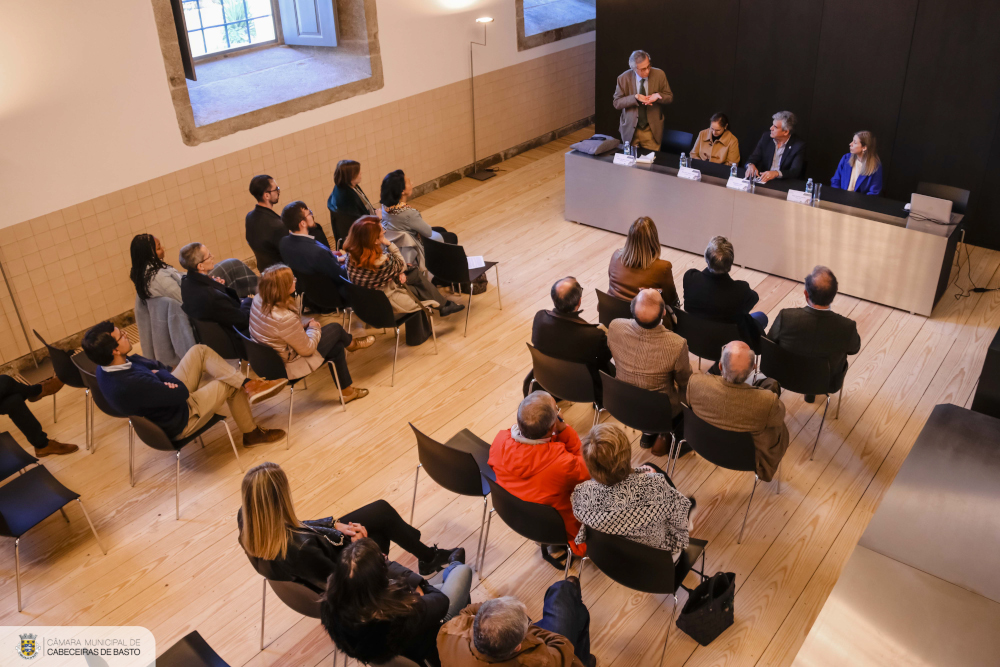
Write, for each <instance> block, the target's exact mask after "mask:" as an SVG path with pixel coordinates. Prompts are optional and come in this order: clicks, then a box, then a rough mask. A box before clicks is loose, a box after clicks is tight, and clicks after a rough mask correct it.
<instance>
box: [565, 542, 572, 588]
mask: <svg viewBox="0 0 1000 667" xmlns="http://www.w3.org/2000/svg"><path fill="white" fill-rule="evenodd" d="M572 565H573V550H572V549H570V548H569V544H567V545H566V571H565V572H563V581H565V580H566V579H569V568H570V566H572Z"/></svg>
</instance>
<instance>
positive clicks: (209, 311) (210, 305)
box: [181, 271, 253, 331]
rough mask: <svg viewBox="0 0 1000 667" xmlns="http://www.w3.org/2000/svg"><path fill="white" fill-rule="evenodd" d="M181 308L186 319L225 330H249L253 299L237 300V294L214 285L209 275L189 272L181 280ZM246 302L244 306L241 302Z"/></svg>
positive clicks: (216, 284)
mask: <svg viewBox="0 0 1000 667" xmlns="http://www.w3.org/2000/svg"><path fill="white" fill-rule="evenodd" d="M181 298H183V299H184V301H183V303H182V304H181V308H182V309H183V310H184V312H185V313H187V315H188V317H190V318H192V319H195V320H202V321H205V322H218V323H219V324H221V325H222V326H223V327H225V328H226V329H227V330H228V329H229V328H231V327H236V328H237V329H239V330H240V331H247V330H248V329H249V327H250V305H251V303H252V302H253V300H252V299H249V298H248V299H240V298H239V297H238V296H237V295H236V292H235V291H234V290H233V289H231V288H229V287H226V286H225V285H220V284H219V283H217V282H215V280H213V279H212V277H211V276H206V275H202V274H200V273H197V272H191V271H189V272H188V274H187V275H186V276H184V278H182V279H181ZM244 302H245V303H244Z"/></svg>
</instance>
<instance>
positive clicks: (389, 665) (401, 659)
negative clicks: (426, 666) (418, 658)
mask: <svg viewBox="0 0 1000 667" xmlns="http://www.w3.org/2000/svg"><path fill="white" fill-rule="evenodd" d="M371 664H373V665H376V667H420V664H419V663H416V662H413V661H412V660H410V659H409V658H407V657H405V656H402V655H397V656H396V657H395V658H393V659H392V660H390V661H389V662H373V663H371Z"/></svg>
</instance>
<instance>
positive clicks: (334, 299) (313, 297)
mask: <svg viewBox="0 0 1000 667" xmlns="http://www.w3.org/2000/svg"><path fill="white" fill-rule="evenodd" d="M294 273H295V282H296V288H297V289H298V291H299V292H300V293H301V294H302V295H303V298H304V300H305V303H306V305H307V306H308V307H309V309H310V310H313V311H315V312H318V313H342V314H346V311H347V303H346V302H345V301H344V299H343V297H341V295H340V289H339V285H343V282H344V281H334V280H331V279H330V278H328V277H327V276H323V275H319V274H316V273H299V272H298V271H296V272H294ZM338 282H339V285H338ZM350 326H351V325H350V323H348V324H347V326H346V327H345V328H348V329H349V328H350Z"/></svg>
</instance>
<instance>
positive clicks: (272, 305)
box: [250, 264, 375, 403]
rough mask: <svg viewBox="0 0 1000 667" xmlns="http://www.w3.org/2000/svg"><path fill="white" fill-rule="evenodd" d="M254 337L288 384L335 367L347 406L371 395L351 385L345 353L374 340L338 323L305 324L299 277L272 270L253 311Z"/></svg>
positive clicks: (287, 271)
mask: <svg viewBox="0 0 1000 667" xmlns="http://www.w3.org/2000/svg"><path fill="white" fill-rule="evenodd" d="M250 336H251V337H252V338H253V339H254V340H255V341H257V342H258V343H262V344H264V345H267V346H269V347H271V348H273V349H274V350H275V351H276V352H277V353H278V355H279V356H280V357H281V360H282V361H283V362H285V372H286V373H287V374H288V379H290V380H295V379H298V378H302V377H305V376H307V375H309V374H310V373H312V372H313V371H315V370H316V369H318V368H319V367H320V366H322V365H323V364H325V363H326V362H327V361H332V362H333V365H334V368H336V371H337V375H336V379H339V380H340V386H341V391H343V393H344V402H345V403H347V402H350V401H353V400H355V399H358V398H364V397H365V396H367V395H368V390H367V389H362V388H361V387H355V386H354V385H353V380H351V372H350V371H349V370H348V368H347V357H346V355H345V354H344V351H345V350H347V351H348V352H354V351H355V350H361V349H364V348H366V347H370V346H371V345H372V343H374V342H375V336H363V337H359V338H354V337H353V336H351V335H350V334H349V333H347V332H346V331H344V328H343V327H342V326H340V325H339V324H337V323H335V322H334V323H331V324H327V325H326V326H324V327H322V328H321V327H320V324H319V322H317V321H316V320H314V319H309V320H307V321H305V322H304V323H303V319H302V317H301V316H300V315H299V308H298V305H297V304H296V302H295V276H294V275H293V274H292V270H291V269H290V268H288V267H287V266H285V265H284V264H275V265H273V266H269V267H268V268H267V270H266V271H264V273H262V274H261V276H260V282H259V283H258V286H257V296H255V297H254V299H253V306H252V307H251V308H250ZM330 375H331V376H333V369H331V371H330Z"/></svg>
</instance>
